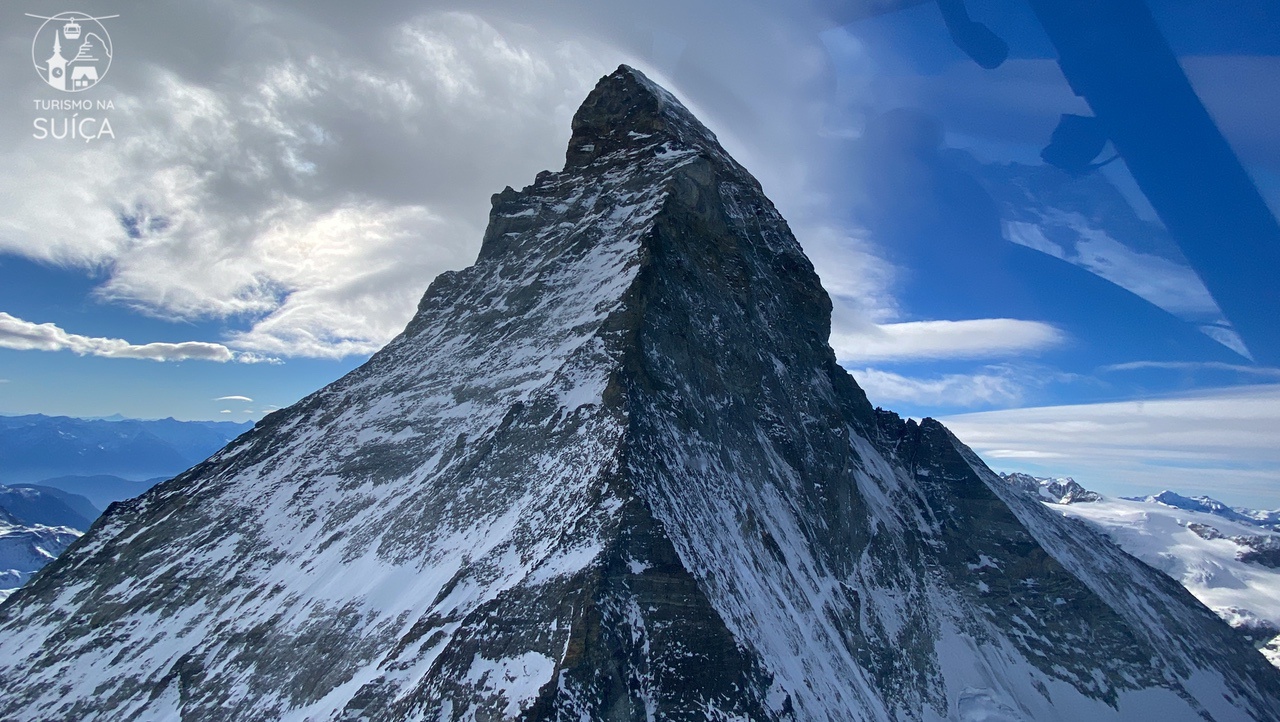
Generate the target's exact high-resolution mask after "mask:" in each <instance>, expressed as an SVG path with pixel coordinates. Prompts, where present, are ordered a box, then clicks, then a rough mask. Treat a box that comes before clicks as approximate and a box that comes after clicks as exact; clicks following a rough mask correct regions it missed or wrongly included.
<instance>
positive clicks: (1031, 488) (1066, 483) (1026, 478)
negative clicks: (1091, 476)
mask: <svg viewBox="0 0 1280 722" xmlns="http://www.w3.org/2000/svg"><path fill="white" fill-rule="evenodd" d="M1000 478H1001V479H1004V480H1005V482H1006V483H1008V484H1010V485H1012V486H1015V487H1017V488H1019V489H1021V490H1022V491H1025V492H1027V493H1029V494H1031V495H1032V496H1034V497H1037V498H1039V499H1040V500H1041V501H1048V502H1051V503H1054V504H1076V503H1080V502H1094V501H1100V500H1101V499H1102V495H1101V494H1099V493H1097V492H1096V491H1089V490H1088V489H1086V488H1084V487H1083V486H1081V485H1080V484H1079V483H1077V482H1076V480H1075V479H1072V478H1071V477H1069V476H1058V477H1039V476H1031V475H1030V474H1022V473H1018V472H1014V473H1012V474H1001V475H1000Z"/></svg>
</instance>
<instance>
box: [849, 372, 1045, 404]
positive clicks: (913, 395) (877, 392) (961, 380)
mask: <svg viewBox="0 0 1280 722" xmlns="http://www.w3.org/2000/svg"><path fill="white" fill-rule="evenodd" d="M850 373H852V374H853V377H854V379H855V380H856V381H857V382H858V385H859V386H861V387H862V390H863V391H865V392H866V393H867V398H869V399H870V400H871V402H872V403H874V404H876V405H879V406H891V405H892V404H895V403H908V404H917V405H920V406H931V407H941V408H957V407H959V408H964V407H973V406H988V405H1001V406H1003V405H1009V404H1016V403H1018V401H1019V400H1021V398H1022V392H1023V384H1022V383H1021V382H1020V381H1019V380H1018V379H1016V378H1015V377H1014V375H1013V374H1012V373H1009V372H1008V371H1007V370H1004V369H989V370H987V371H984V372H980V373H976V374H948V375H944V376H939V377H934V378H912V377H907V376H902V375H900V374H896V373H892V372H890V371H881V370H878V369H873V368H864V369H860V370H859V369H850Z"/></svg>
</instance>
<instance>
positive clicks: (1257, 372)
mask: <svg viewBox="0 0 1280 722" xmlns="http://www.w3.org/2000/svg"><path fill="white" fill-rule="evenodd" d="M1150 369H1163V370H1166V371H1188V372H1196V371H1228V372H1231V373H1238V374H1244V375H1246V376H1264V377H1269V378H1280V369H1277V368H1270V367H1267V366H1245V365H1242V364H1229V363H1223V362H1221V361H1130V362H1129V363H1122V364H1112V365H1110V366H1103V367H1102V368H1101V369H1099V371H1146V370H1150Z"/></svg>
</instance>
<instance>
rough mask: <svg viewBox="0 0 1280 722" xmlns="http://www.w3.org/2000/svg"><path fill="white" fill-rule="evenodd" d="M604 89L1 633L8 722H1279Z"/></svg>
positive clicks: (647, 108)
mask: <svg viewBox="0 0 1280 722" xmlns="http://www.w3.org/2000/svg"><path fill="white" fill-rule="evenodd" d="M830 312H831V304H830V301H829V299H828V297H827V295H826V293H825V292H824V291H823V290H822V287H821V285H820V284H819V282H818V277H817V275H816V274H815V272H814V269H813V266H812V265H811V264H810V263H809V261H808V260H807V259H806V258H805V256H804V254H803V252H802V251H801V249H800V246H799V245H798V244H797V243H796V240H795V238H794V237H793V236H792V234H791V232H790V231H789V229H788V228H787V225H786V223H785V221H784V220H783V219H782V217H781V216H780V215H779V214H778V212H777V210H775V209H774V207H773V206H772V204H770V202H769V201H768V199H766V198H765V197H764V195H763V193H762V191H761V189H760V186H759V185H758V184H757V183H756V181H755V180H754V179H753V178H752V177H751V176H750V174H748V173H747V171H746V170H745V169H743V168H742V167H741V166H739V165H738V164H737V163H736V162H735V161H734V160H733V159H731V158H730V157H729V156H728V155H727V154H726V153H725V151H724V150H723V149H722V148H721V147H720V145H719V144H718V143H717V141H716V139H715V137H714V136H713V135H712V134H711V133H710V132H709V131H708V130H707V129H706V128H705V127H703V126H702V125H701V124H700V123H699V122H698V121H697V120H696V119H695V118H694V117H693V116H692V115H691V114H690V113H689V112H688V111H687V110H685V109H684V108H683V107H682V106H681V105H680V103H679V102H677V101H676V100H675V98H673V97H672V96H671V95H670V94H669V93H667V92H666V91H664V90H663V89H661V88H659V87H658V86H656V85H655V84H653V83H652V82H650V81H649V80H648V79H646V78H645V77H644V76H643V75H641V74H640V73H639V72H637V71H635V70H632V69H630V68H627V67H622V68H619V69H618V70H617V71H616V72H615V73H613V74H612V75H610V76H608V77H606V78H605V79H603V80H602V81H601V82H600V84H599V85H598V86H597V87H596V88H595V90H594V91H593V92H592V93H591V94H590V96H589V97H588V98H587V100H586V102H585V103H584V104H583V106H582V107H581V109H580V110H579V111H578V113H577V115H576V116H575V117H574V120H573V136H572V139H571V140H570V144H569V149H568V154H567V158H566V164H565V167H564V170H562V171H560V172H558V173H552V172H545V173H541V174H539V175H538V177H537V180H536V181H535V182H534V183H533V184H532V185H530V186H528V187H526V188H524V189H523V190H520V191H516V190H512V189H510V188H508V189H506V190H504V191H503V192H501V193H499V194H497V195H495V196H494V197H493V210H492V213H491V218H490V223H489V228H488V230H487V231H486V233H485V236H484V240H483V245H482V248H481V250H480V254H479V258H478V260H477V262H476V264H475V265H474V266H472V267H470V268H467V269H465V270H463V271H459V272H450V273H445V274H442V275H441V276H440V277H438V278H437V279H436V280H435V281H434V282H433V283H432V284H431V287H430V288H429V289H428V290H427V292H426V295H425V296H424V297H423V299H422V302H421V304H420V305H419V308H418V312H417V315H416V316H415V318H414V319H413V320H412V322H411V323H410V324H409V325H408V327H407V328H406V329H405V331H404V332H403V333H402V334H401V335H400V336H398V337H397V338H396V339H394V340H393V341H392V342H391V343H390V344H388V345H387V347H386V348H384V349H383V350H382V351H380V352H378V353H377V354H375V355H374V356H373V358H371V359H370V360H369V362H368V363H366V364H365V365H364V366H362V367H360V368H359V369H357V370H356V371H353V372H352V373H351V374H349V375H348V376H346V377H345V378H343V379H341V380H339V381H337V382H336V383H334V384H332V385H330V386H328V387H326V388H324V389H322V390H320V391H318V392H316V393H315V394H313V395H311V396H310V397H308V398H306V399H304V400H303V401H301V402H299V403H298V404H296V405H294V406H293V407H290V408H288V409H285V410H282V411H279V412H276V413H273V414H271V415H270V416H268V417H266V418H265V419H263V420H262V421H261V422H260V423H259V424H258V425H257V426H256V427H255V428H254V429H253V430H251V431H249V432H247V433H246V434H244V435H243V436H241V437H239V438H238V439H236V440H235V441H234V442H232V443H231V444H230V445H229V446H228V447H227V448H226V449H224V450H223V451H221V452H220V453H218V454H216V455H214V456H213V457H212V458H210V459H209V460H208V461H206V462H204V463H202V464H199V465H197V466H195V467H194V468H192V469H190V470H189V471H187V472H185V473H183V474H181V475H179V476H178V477H176V478H174V479H173V480H171V481H168V482H165V483H162V484H160V485H159V486H157V487H155V488H153V489H151V490H150V491H148V492H147V493H146V494H144V495H142V496H141V497H139V498H137V499H134V500H131V501H128V502H123V503H119V504H115V505H113V506H112V507H111V508H110V509H109V510H108V511H107V513H106V514H105V515H104V516H103V517H102V518H101V519H99V521H98V522H96V523H95V525H94V526H93V528H92V529H90V530H89V532H88V533H87V534H85V535H84V537H82V538H81V539H80V540H79V541H78V542H76V543H75V544H74V545H73V546H72V547H71V548H70V549H69V550H68V551H67V552H66V553H64V554H63V555H62V556H61V557H59V559H58V560H56V561H55V562H54V563H52V564H50V565H49V566H47V567H45V569H44V570H42V571H41V572H40V573H39V574H38V575H37V576H36V577H35V578H34V579H33V580H32V581H31V582H30V583H29V584H27V585H26V586H24V587H23V588H22V589H20V590H18V591H17V592H16V593H15V594H14V595H13V596H12V597H11V598H10V599H9V601H8V602H7V603H6V604H5V605H4V606H3V607H0V689H4V690H5V692H4V694H3V696H2V697H0V718H3V719H15V720H85V719H101V720H106V719H111V720H159V719H182V720H227V719H234V720H339V719H341V720H357V719H360V720H505V719H520V720H530V721H531V720H574V721H575V722H576V721H579V720H804V721H808V720H831V721H840V722H845V721H848V720H877V721H879V720H886V721H887V720H920V721H925V720H1026V721H1033V720H1034V721H1041V720H1047V721H1052V720H1064V721H1065V720H1072V721H1074V720H1130V721H1132V720H1160V722H1173V721H1174V720H1197V721H1201V720H1274V719H1276V716H1277V710H1280V672H1277V670H1275V669H1273V668H1271V667H1270V666H1269V665H1268V664H1267V663H1266V661H1265V660H1264V659H1263V658H1262V656H1261V655H1259V654H1258V653H1257V652H1256V651H1254V650H1252V649H1250V648H1249V647H1248V645H1247V644H1245V643H1244V642H1243V641H1242V640H1241V639H1240V638H1239V636H1238V635H1237V634H1236V633H1235V632H1234V631H1232V630H1231V629H1230V628H1229V627H1228V626H1227V625H1226V624H1224V623H1223V622H1222V621H1221V620H1219V619H1218V618H1217V617H1215V616H1214V615H1213V614H1212V613H1211V612H1210V611H1209V610H1208V609H1206V608H1205V607H1203V606H1202V605H1201V604H1199V603H1198V602H1197V601H1195V599H1194V598H1192V597H1191V596H1190V595H1189V594H1188V593H1187V592H1186V591H1185V590H1184V589H1182V588H1181V587H1180V586H1179V585H1178V584H1176V583H1175V582H1173V581H1172V580H1170V579H1168V578H1167V577H1165V576H1164V575H1161V574H1159V573H1158V572H1156V571H1154V570H1152V569H1150V568H1149V567H1147V566H1146V565H1144V564H1142V563H1141V562H1138V561H1137V560H1135V559H1133V558H1132V557H1130V556H1128V555H1127V554H1125V553H1123V552H1122V551H1120V550H1119V549H1118V548H1116V547H1115V546H1113V545H1111V544H1110V543H1108V542H1107V541H1106V540H1105V539H1104V538H1103V537H1102V536H1101V535H1096V534H1095V535H1093V536H1090V537H1087V538H1085V539H1084V542H1085V543H1083V544H1082V543H1081V540H1082V536H1081V535H1082V532H1081V531H1080V529H1078V528H1077V527H1079V526H1080V525H1079V524H1076V523H1074V522H1071V521H1070V520H1066V519H1063V518H1062V517H1061V516H1060V515H1057V514H1054V513H1052V512H1051V511H1050V510H1048V509H1047V508H1045V507H1044V505H1042V504H1040V503H1039V502H1037V501H1035V500H1034V499H1033V498H1030V497H1028V496H1026V495H1024V494H1023V493H1021V492H1019V491H1018V490H1017V489H1014V488H1012V487H1010V486H1009V485H1007V484H1006V483H1005V482H1003V481H1002V480H1001V479H1000V478H999V477H998V476H996V475H995V474H994V473H992V472H991V471H990V470H988V469H987V467H986V466H985V465H983V463H982V461H981V460H979V459H978V458H977V457H976V456H975V455H974V454H973V453H972V452H970V451H969V450H968V449H967V448H966V447H965V446H964V445H963V444H961V443H960V442H959V441H958V440H957V439H956V438H955V437H954V436H952V435H951V434H950V433H949V432H948V431H947V430H946V429H945V428H944V427H943V426H942V425H940V424H938V423H937V422H935V421H932V420H925V421H924V422H923V423H919V424H917V423H915V422H913V421H903V420H902V419H900V418H899V417H898V416H896V415H894V414H892V413H889V412H885V411H881V410H878V409H875V408H873V407H872V406H871V405H870V404H869V403H868V402H867V399H866V397H865V396H864V395H863V393H862V392H861V391H860V390H859V388H858V386H857V385H856V384H855V383H854V380H853V379H852V378H851V377H850V376H849V374H848V373H847V372H845V371H844V370H843V369H842V368H841V367H840V366H839V365H837V363H836V359H835V356H834V354H833V353H832V351H831V349H830V347H829V346H828V344H827V339H828V335H829V331H830V328H829V322H830Z"/></svg>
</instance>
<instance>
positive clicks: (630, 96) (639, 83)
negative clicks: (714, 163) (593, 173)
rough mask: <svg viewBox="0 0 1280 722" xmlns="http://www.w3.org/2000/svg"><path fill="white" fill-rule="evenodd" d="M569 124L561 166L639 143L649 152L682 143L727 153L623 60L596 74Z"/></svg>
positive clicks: (669, 149) (578, 163)
mask: <svg viewBox="0 0 1280 722" xmlns="http://www.w3.org/2000/svg"><path fill="white" fill-rule="evenodd" d="M572 128H573V136H572V138H571V139H570V140H569V148H568V150H567V151H566V155H565V169H566V170H570V169H573V168H578V167H582V166H585V165H589V164H591V163H592V162H594V161H597V160H598V159H600V158H607V157H610V156H614V157H615V158H616V157H617V156H616V154H617V153H618V151H625V150H631V149H635V148H641V147H649V148H651V149H652V152H654V153H670V152H674V151H675V150H676V149H677V148H681V149H686V150H689V149H691V150H697V151H703V152H709V153H711V154H713V155H716V156H719V157H721V158H722V159H727V158H728V156H727V155H725V153H724V151H723V150H722V149H721V148H720V144H719V142H718V141H717V140H716V137H715V134H714V133H712V132H711V131H710V130H708V129H707V127H706V126H704V125H703V124H702V122H701V121H699V120H698V119H697V118H696V117H694V115H693V114H692V113H690V112H689V111H688V110H687V109H686V108H685V107H684V105H682V104H681V103H680V101H679V100H676V98H675V96H673V95H672V94H671V93H669V92H667V90H666V89H664V88H662V87H661V86H659V85H658V84H656V83H654V82H653V81H652V80H649V78H647V77H646V76H645V75H644V74H643V73H641V72H640V71H638V70H636V69H635V68H632V67H629V66H626V65H622V66H619V67H618V69H617V70H615V71H614V72H613V73H612V74H610V75H607V76H605V77H604V78H601V80H600V82H599V83H598V84H596V87H595V89H594V90H592V91H591V93H590V95H588V96H587V99H586V100H585V101H584V102H583V103H582V105H581V106H580V107H579V108H578V112H577V113H576V114H575V115H574V116H573V124H572Z"/></svg>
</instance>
